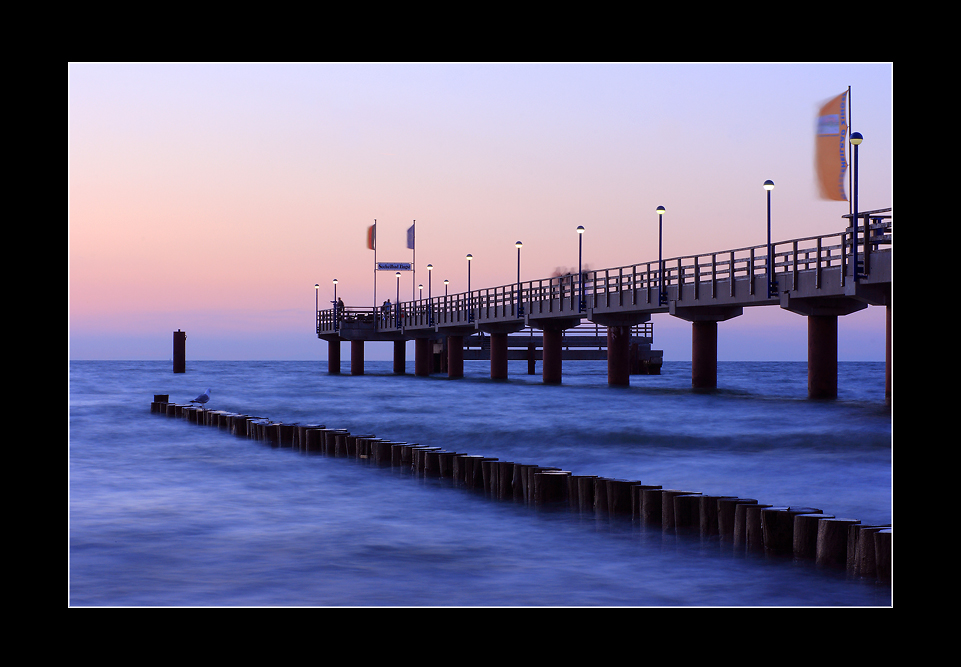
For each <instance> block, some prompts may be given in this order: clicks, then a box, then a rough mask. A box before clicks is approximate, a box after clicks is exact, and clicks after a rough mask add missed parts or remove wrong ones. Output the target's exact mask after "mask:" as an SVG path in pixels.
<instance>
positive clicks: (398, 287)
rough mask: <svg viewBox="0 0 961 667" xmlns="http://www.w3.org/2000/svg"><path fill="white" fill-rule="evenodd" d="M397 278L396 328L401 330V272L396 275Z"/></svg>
mask: <svg viewBox="0 0 961 667" xmlns="http://www.w3.org/2000/svg"><path fill="white" fill-rule="evenodd" d="M394 275H395V276H396V277H397V298H396V300H395V301H394V326H395V327H397V328H398V329H399V328H400V271H398V272H396V273H395V274H394Z"/></svg>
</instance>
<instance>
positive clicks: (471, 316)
mask: <svg viewBox="0 0 961 667" xmlns="http://www.w3.org/2000/svg"><path fill="white" fill-rule="evenodd" d="M472 259H474V256H473V255H472V254H470V253H467V321H468V322H473V321H474V313H473V312H471V302H472V301H473V299H472V298H471V293H470V261H471V260H472Z"/></svg>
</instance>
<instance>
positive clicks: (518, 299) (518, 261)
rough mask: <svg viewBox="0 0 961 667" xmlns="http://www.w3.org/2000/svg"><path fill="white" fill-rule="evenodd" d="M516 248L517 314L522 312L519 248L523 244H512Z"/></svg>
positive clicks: (519, 314)
mask: <svg viewBox="0 0 961 667" xmlns="http://www.w3.org/2000/svg"><path fill="white" fill-rule="evenodd" d="M514 247H515V248H517V316H518V317H520V316H521V315H523V314H524V305H523V304H522V303H521V248H523V247H524V244H523V243H521V242H520V241H518V242H517V243H515V244H514Z"/></svg>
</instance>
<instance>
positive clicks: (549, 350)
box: [542, 329, 564, 384]
mask: <svg viewBox="0 0 961 667" xmlns="http://www.w3.org/2000/svg"><path fill="white" fill-rule="evenodd" d="M542 333H543V334H544V339H543V340H544V343H543V348H542V350H543V352H542V362H543V366H544V373H543V374H544V383H545V384H560V383H561V358H562V357H563V349H562V347H561V339H562V338H563V336H564V330H563V329H544V330H543V332H542Z"/></svg>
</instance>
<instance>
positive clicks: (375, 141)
mask: <svg viewBox="0 0 961 667" xmlns="http://www.w3.org/2000/svg"><path fill="white" fill-rule="evenodd" d="M848 86H851V88H852V101H853V105H852V108H853V122H852V129H853V130H856V131H859V132H861V133H862V134H863V135H864V137H865V140H864V143H863V144H862V145H861V148H860V189H859V192H860V208H861V209H862V210H868V209H873V208H884V207H889V206H893V201H892V200H893V184H892V180H893V174H892V171H893V157H892V155H893V109H892V107H893V66H892V65H891V64H889V63H882V64H818V65H808V64H798V65H792V64H777V65H765V64H759V65H751V64H731V65H725V64H720V65H715V64H703V65H685V64H679V65H659V64H598V65H595V64H570V65H568V64H556V65H553V64H547V65H527V64H516V65H514V64H508V65H499V64H484V65H471V64H438V65H434V64H424V65H418V64H412V65H411V64H386V65H377V64H375V65H364V64H355V65H341V64H282V65H271V64H254V65H248V64H239V65H232V64H214V65H207V64H195V65H193V64H173V65H168V64H158V65H151V64H119V65H115V64H72V65H71V66H70V68H69V91H68V101H69V109H68V123H69V139H68V141H69V144H68V153H69V186H68V189H69V274H70V290H69V294H70V297H69V305H68V307H69V320H70V331H69V335H70V338H69V340H70V358H72V359H168V358H170V356H171V347H172V332H173V331H174V330H176V329H182V330H184V331H186V332H187V335H188V341H187V350H188V358H192V359H324V358H326V352H327V345H326V343H324V342H322V341H319V340H318V339H317V338H316V336H315V335H314V330H313V318H314V297H315V294H314V287H313V286H314V284H315V283H319V284H320V285H321V290H320V298H321V300H322V305H324V304H323V301H325V300H326V301H329V299H331V298H332V295H333V290H332V283H331V281H332V279H333V278H335V277H336V278H337V279H338V280H339V284H338V296H340V297H342V298H343V299H344V301H345V302H346V303H347V305H350V306H370V305H371V304H372V299H373V294H372V291H373V289H372V262H373V252H372V251H370V250H368V249H367V247H366V243H365V233H366V229H367V227H368V226H369V225H370V224H372V223H373V221H374V219H376V220H377V221H378V241H379V244H378V252H377V259H378V260H380V261H410V259H411V252H410V250H408V249H407V248H406V246H405V230H406V229H407V228H408V227H409V226H410V224H411V222H412V221H413V220H416V221H417V282H423V283H424V284H425V294H426V282H427V271H426V269H425V267H426V264H427V263H431V264H433V265H434V267H435V269H434V272H433V279H432V288H433V293H434V294H435V295H437V294H439V293H443V280H444V278H448V279H450V280H451V286H450V290H451V292H458V291H463V290H465V289H466V274H467V266H466V260H465V255H466V254H467V253H471V254H473V256H474V261H473V264H472V268H471V284H472V287H474V288H478V287H484V286H495V285H503V284H508V283H511V282H513V281H514V279H515V274H516V261H517V255H516V250H515V248H514V242H515V241H517V240H521V241H523V243H524V248H523V254H522V279H524V280H530V279H535V278H540V277H547V276H549V275H550V274H551V273H552V272H553V271H554V269H555V268H556V267H558V266H564V267H572V266H576V262H577V235H576V233H575V229H576V227H577V226H578V225H583V226H584V227H585V228H586V230H587V231H586V233H585V236H584V262H585V264H587V265H589V266H590V267H592V268H605V267H615V266H622V265H628V264H632V263H635V262H641V261H649V260H654V259H656V258H657V216H656V215H655V213H654V209H655V208H656V207H657V206H658V205H663V206H664V207H665V208H666V209H667V214H666V215H665V217H664V255H665V257H673V256H676V255H682V254H692V253H700V252H711V251H721V250H727V249H731V248H740V247H744V246H751V245H756V244H760V243H763V242H764V240H765V233H766V232H765V229H766V227H765V225H766V199H765V193H764V190H763V189H762V187H761V184H762V183H763V182H764V180H765V179H768V178H770V179H772V180H774V181H775V183H776V188H775V190H774V192H773V200H772V201H773V216H772V217H773V219H772V229H773V236H774V238H775V240H781V239H790V238H796V237H802V236H811V235H816V234H822V233H829V232H834V231H838V230H840V229H841V227H842V226H843V222H842V220H841V218H840V216H841V215H843V214H845V213H847V212H848V204H847V203H846V202H829V201H824V200H821V199H819V198H818V195H817V187H816V184H815V179H814V170H813V164H814V127H815V119H816V115H817V109H818V107H819V106H820V104H821V103H822V102H824V101H826V100H827V99H829V98H831V97H834V96H835V95H838V94H840V93H841V92H844V90H846V89H847V87H848ZM395 287H396V285H395V279H394V277H393V274H392V273H390V274H388V273H384V274H382V275H381V277H380V280H379V282H378V288H377V289H378V293H377V300H378V302H380V301H383V300H384V299H386V298H388V297H390V298H391V299H393V298H394V293H395ZM410 295H411V276H410V275H409V274H405V275H404V277H403V278H402V280H401V297H402V299H409V298H410ZM654 327H655V345H654V347H655V348H657V349H663V350H664V351H665V358H666V359H668V360H688V359H690V325H689V324H688V323H686V322H682V321H680V320H676V319H675V318H672V317H671V316H670V315H657V316H655V317H654ZM839 337H840V342H839V358H840V359H841V360H877V361H880V360H883V358H884V357H883V354H884V310H883V309H882V308H878V307H871V308H868V309H867V310H865V311H861V312H860V313H856V314H854V315H849V316H847V317H844V318H841V320H840V323H839ZM718 338H719V342H718V345H719V358H720V359H722V360H782V359H783V360H804V359H805V357H806V344H805V341H806V322H805V319H804V318H803V317H801V316H799V315H795V314H792V313H788V312H786V311H782V310H780V309H779V308H755V309H745V314H744V315H743V316H741V317H739V318H736V319H734V320H731V321H728V322H724V323H722V324H721V325H720V327H719V336H718ZM374 348H375V349H374V350H372V352H371V354H370V355H369V356H370V357H371V358H375V357H377V356H378V355H379V354H382V355H383V356H382V357H381V358H389V349H387V350H384V351H380V350H379V348H376V346H374Z"/></svg>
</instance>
